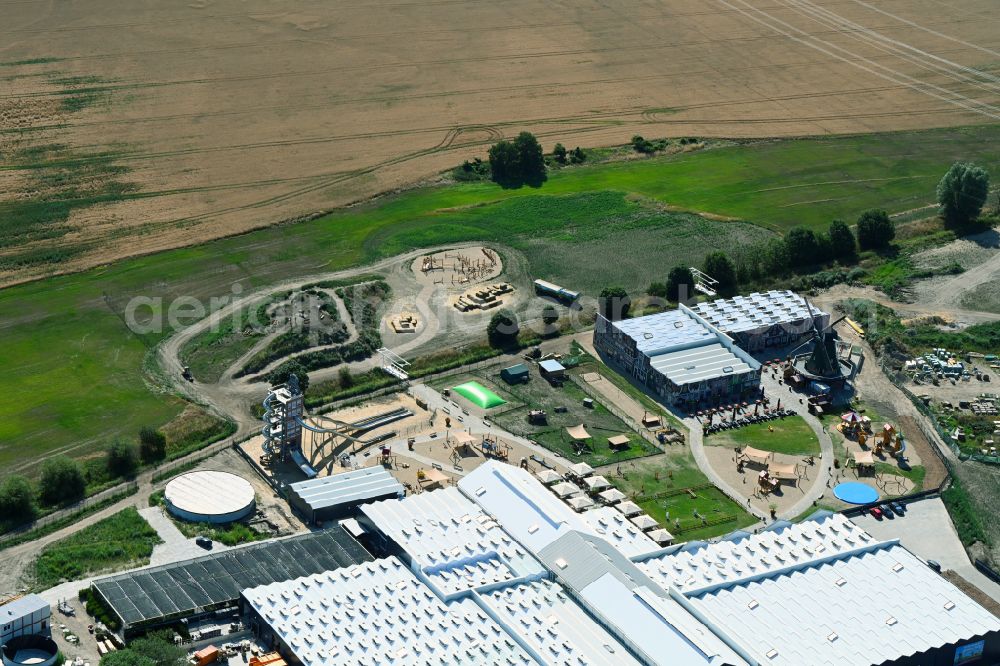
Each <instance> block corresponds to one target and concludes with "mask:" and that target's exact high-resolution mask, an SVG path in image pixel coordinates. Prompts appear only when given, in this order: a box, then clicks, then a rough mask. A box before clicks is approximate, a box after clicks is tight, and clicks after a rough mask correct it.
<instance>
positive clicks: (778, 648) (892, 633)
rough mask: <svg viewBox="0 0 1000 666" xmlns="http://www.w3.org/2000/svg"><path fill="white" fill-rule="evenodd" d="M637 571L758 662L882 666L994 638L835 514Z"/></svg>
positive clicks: (898, 553)
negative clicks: (679, 595) (677, 594)
mask: <svg viewBox="0 0 1000 666" xmlns="http://www.w3.org/2000/svg"><path fill="white" fill-rule="evenodd" d="M637 566H638V567H639V569H640V570H641V571H642V572H643V573H645V574H646V575H647V576H648V577H649V578H650V579H652V580H654V581H655V582H657V583H658V584H659V585H661V586H663V587H670V586H673V587H675V588H677V589H679V590H681V591H682V592H683V593H684V594H685V595H686V596H687V597H688V598H689V599H690V600H691V602H692V603H693V604H694V605H695V607H696V608H698V609H699V610H700V611H702V612H704V613H705V614H706V617H707V618H708V619H709V620H710V621H711V622H713V623H714V624H716V625H717V626H718V627H719V628H720V629H721V630H722V631H723V632H725V633H726V634H728V635H729V636H732V637H733V638H734V639H736V640H737V641H738V642H739V644H740V645H742V646H744V648H745V649H747V650H749V651H750V652H751V653H752V654H754V655H755V656H756V658H757V659H759V660H760V661H761V662H762V663H768V664H786V665H788V666H798V665H799V664H805V663H808V664H815V665H816V666H823V665H826V664H829V665H831V666H833V665H835V664H836V665H838V666H840V665H850V664H871V663H882V662H883V661H889V660H893V659H898V658H900V657H903V656H906V655H910V654H913V653H916V652H922V651H925V650H928V649H931V648H934V647H938V646H940V645H944V644H948V643H953V642H958V641H961V640H965V639H968V638H972V637H974V636H976V635H980V634H982V633H984V632H986V631H997V630H1000V620H997V619H996V618H994V617H993V616H992V615H991V614H990V613H989V612H988V611H987V610H986V609H984V608H982V607H981V606H979V605H978V604H976V603H975V602H974V601H972V599H970V598H968V597H967V596H966V595H965V594H963V593H962V592H961V591H960V590H959V589H958V588H956V587H955V586H953V585H952V584H951V583H949V582H948V581H947V580H945V579H944V578H942V577H941V576H939V575H938V574H937V573H935V572H934V571H932V570H931V569H930V568H928V567H927V566H926V565H925V564H924V563H923V562H921V561H920V560H919V559H917V558H916V557H915V556H914V555H912V554H911V553H910V552H909V551H907V550H906V549H905V548H903V547H902V546H899V545H898V544H896V543H895V542H892V541H890V542H879V541H877V540H876V539H875V538H874V537H872V536H871V535H869V534H868V533H867V532H865V531H864V530H862V529H861V528H860V527H858V526H857V525H856V524H854V523H853V522H851V521H850V520H848V519H847V518H845V517H844V516H843V515H841V514H832V515H830V516H826V517H823V518H820V519H817V520H807V521H805V522H802V523H800V524H798V525H788V526H785V527H783V528H779V529H775V530H770V531H765V532H762V533H760V534H756V535H752V536H748V537H745V538H743V539H739V540H734V541H720V542H718V543H713V544H700V545H695V546H694V547H688V548H685V549H682V550H679V551H677V552H674V553H672V554H669V555H664V556H660V557H656V558H652V559H649V560H646V561H645V562H641V563H639V564H638V565H637ZM949 603H950V604H953V606H951V607H950V608H947V607H946V606H948V605H949ZM768 655H770V656H768Z"/></svg>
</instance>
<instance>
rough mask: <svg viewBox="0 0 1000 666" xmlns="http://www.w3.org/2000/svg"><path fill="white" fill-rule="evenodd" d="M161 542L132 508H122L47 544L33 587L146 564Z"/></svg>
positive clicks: (42, 553) (37, 564)
mask: <svg viewBox="0 0 1000 666" xmlns="http://www.w3.org/2000/svg"><path fill="white" fill-rule="evenodd" d="M159 543H163V542H162V540H161V539H160V537H159V536H158V535H157V534H156V530H154V529H153V528H152V527H150V526H149V523H147V522H146V520H145V519H144V518H143V517H142V516H140V515H139V512H138V511H136V510H135V508H134V507H129V508H127V509H122V510H121V511H119V512H118V513H116V514H115V515H113V516H110V517H108V518H105V519H104V520H102V521H100V522H97V523H94V524H93V525H91V526H90V527H86V528H84V529H82V530H80V531H79V532H77V533H76V534H74V535H72V536H69V537H66V538H65V539H61V540H59V541H56V542H55V543H52V544H49V545H48V546H46V547H45V548H44V549H43V550H42V552H41V554H40V555H39V556H38V559H37V560H36V561H35V566H34V581H35V584H34V586H35V588H36V589H39V590H43V589H47V588H50V587H52V586H54V585H58V584H59V583H60V582H62V581H63V580H77V579H80V578H84V577H86V576H89V575H91V574H96V573H106V572H110V571H117V570H121V569H125V568H128V567H139V566H143V565H144V564H149V557H150V555H152V554H153V546H155V545H156V544H159Z"/></svg>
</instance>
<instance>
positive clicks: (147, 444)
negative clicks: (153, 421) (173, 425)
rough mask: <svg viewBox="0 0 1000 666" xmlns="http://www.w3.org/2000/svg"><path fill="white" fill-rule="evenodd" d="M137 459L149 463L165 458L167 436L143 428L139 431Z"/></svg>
mask: <svg viewBox="0 0 1000 666" xmlns="http://www.w3.org/2000/svg"><path fill="white" fill-rule="evenodd" d="M139 457H140V458H142V460H143V462H146V463H151V462H156V461H158V460H163V459H164V458H166V457H167V436H166V435H164V434H163V433H162V432H160V431H159V430H156V429H154V428H150V427H149V426H144V427H143V428H142V429H141V430H139Z"/></svg>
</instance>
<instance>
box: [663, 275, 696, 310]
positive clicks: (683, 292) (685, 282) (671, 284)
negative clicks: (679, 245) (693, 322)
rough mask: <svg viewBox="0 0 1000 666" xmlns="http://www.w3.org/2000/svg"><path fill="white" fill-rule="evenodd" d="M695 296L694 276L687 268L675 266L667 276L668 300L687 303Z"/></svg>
mask: <svg viewBox="0 0 1000 666" xmlns="http://www.w3.org/2000/svg"><path fill="white" fill-rule="evenodd" d="M693 296H694V274H693V273H692V272H691V269H690V268H688V267H687V266H674V267H673V268H672V269H670V273H669V274H668V275H667V298H668V299H670V300H671V301H674V302H675V303H686V302H687V301H688V300H690V299H691V298H692V297H693Z"/></svg>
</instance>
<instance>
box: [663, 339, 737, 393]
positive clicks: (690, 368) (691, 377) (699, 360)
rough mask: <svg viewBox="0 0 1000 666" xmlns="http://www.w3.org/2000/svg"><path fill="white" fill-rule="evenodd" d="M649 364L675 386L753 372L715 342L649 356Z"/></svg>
mask: <svg viewBox="0 0 1000 666" xmlns="http://www.w3.org/2000/svg"><path fill="white" fill-rule="evenodd" d="M649 364H650V365H651V366H652V368H653V369H654V370H656V371H657V372H659V373H661V374H663V375H666V376H667V378H668V379H670V381H672V382H673V383H674V384H677V385H678V386H684V385H685V384H694V383H696V382H702V381H705V380H708V379H714V378H716V377H727V376H736V375H742V374H746V373H748V372H753V370H754V369H753V368H751V367H750V366H749V365H748V364H747V363H745V362H744V361H743V359H741V358H740V357H739V356H737V355H736V354H734V353H733V352H731V351H730V350H728V349H726V348H725V347H723V346H722V344H721V343H718V342H713V343H711V344H707V345H702V346H701V347H694V348H693V349H681V350H679V351H673V352H666V353H663V354H657V355H656V356H651V357H650V359H649Z"/></svg>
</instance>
